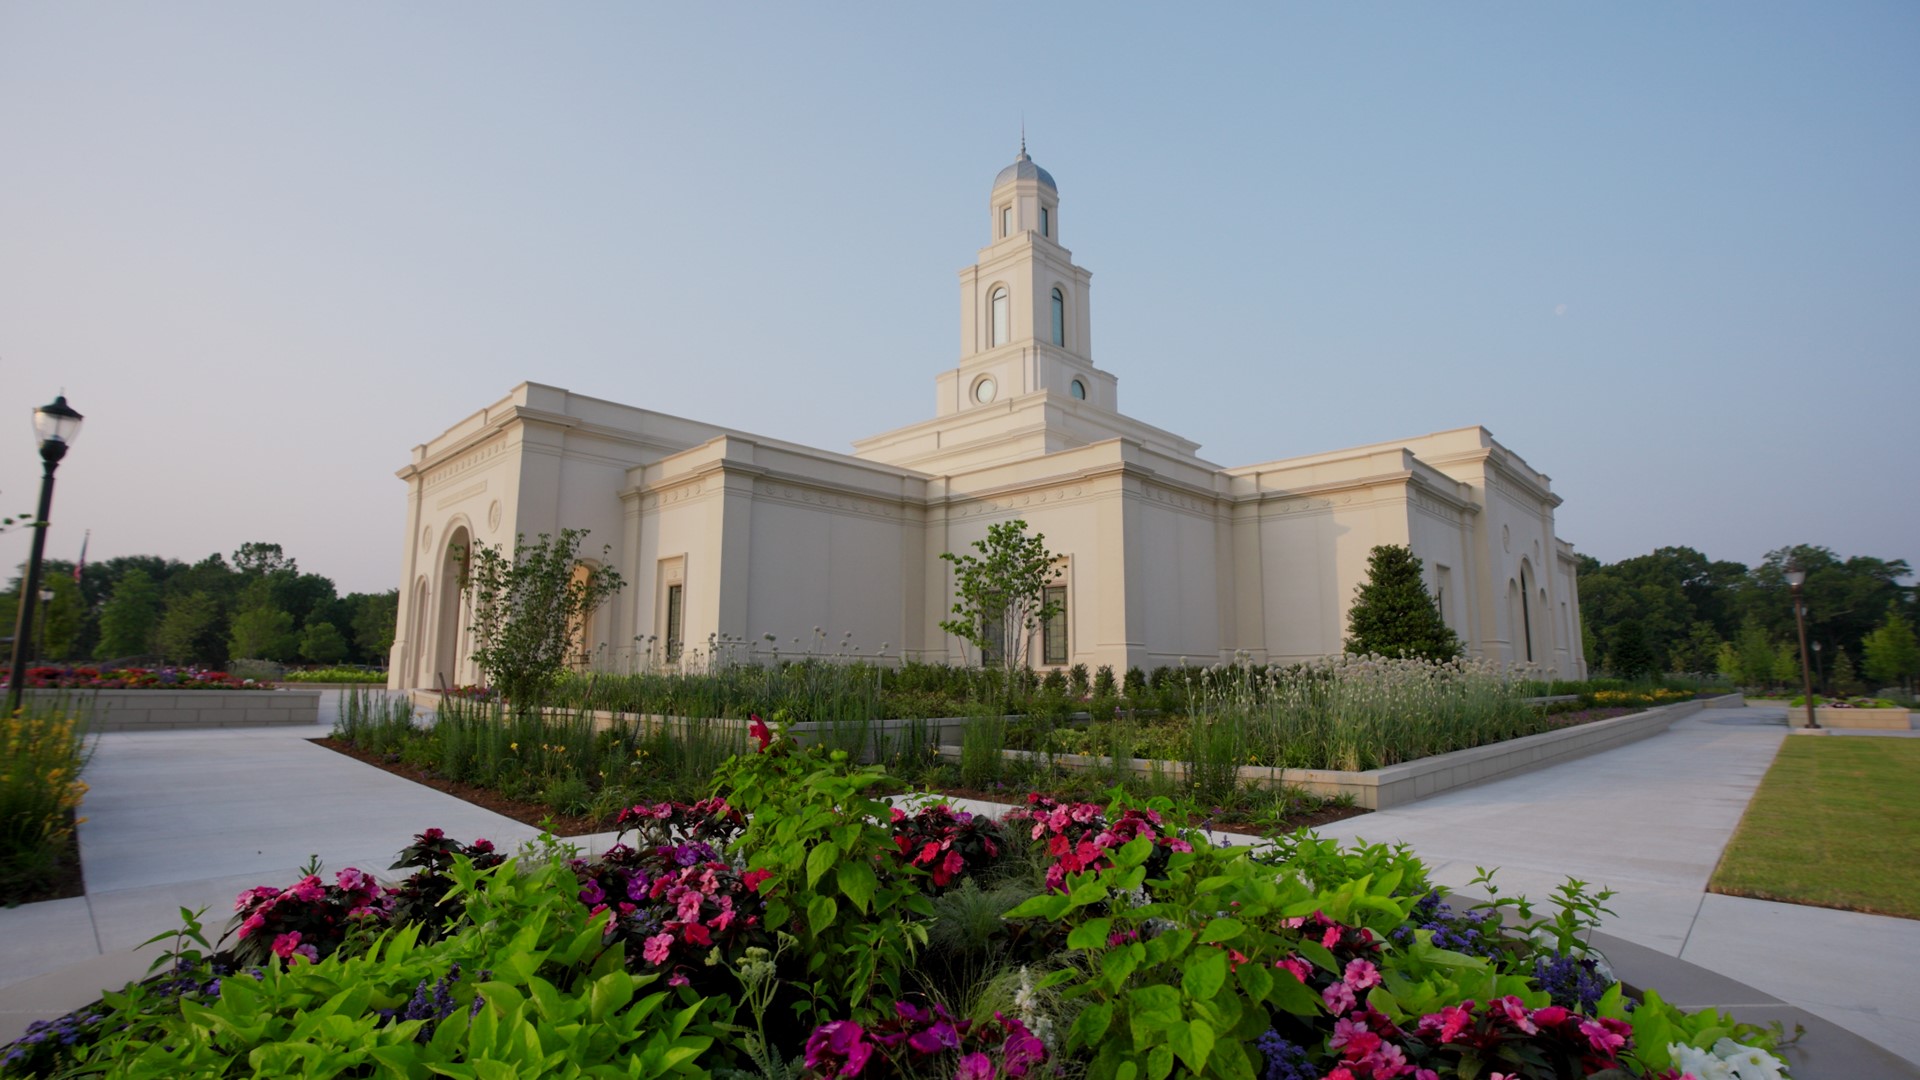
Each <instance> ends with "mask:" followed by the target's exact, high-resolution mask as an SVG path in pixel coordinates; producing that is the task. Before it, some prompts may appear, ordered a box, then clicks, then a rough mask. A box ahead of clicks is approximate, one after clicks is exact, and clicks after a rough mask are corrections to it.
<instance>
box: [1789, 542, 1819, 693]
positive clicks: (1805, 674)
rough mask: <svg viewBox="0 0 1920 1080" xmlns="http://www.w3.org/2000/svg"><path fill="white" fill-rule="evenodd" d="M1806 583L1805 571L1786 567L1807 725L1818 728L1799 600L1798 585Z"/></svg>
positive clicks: (1804, 615)
mask: <svg viewBox="0 0 1920 1080" xmlns="http://www.w3.org/2000/svg"><path fill="white" fill-rule="evenodd" d="M1806 583H1807V572H1806V571H1805V570H1802V569H1800V568H1799V567H1798V566H1790V567H1788V568H1787V584H1788V585H1790V586H1792V587H1793V621H1794V622H1795V623H1796V624H1797V625H1798V626H1799V627H1800V681H1801V683H1802V685H1803V686H1804V687H1805V688H1806V692H1807V727H1809V728H1818V727H1819V726H1820V724H1819V722H1818V721H1816V720H1815V719H1814V718H1813V669H1812V668H1811V667H1808V666H1807V611H1806V605H1804V604H1803V603H1801V601H1800V586H1802V585H1805V584H1806Z"/></svg>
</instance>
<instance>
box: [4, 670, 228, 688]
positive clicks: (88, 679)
mask: <svg viewBox="0 0 1920 1080" xmlns="http://www.w3.org/2000/svg"><path fill="white" fill-rule="evenodd" d="M253 685H254V684H253V681H252V680H250V679H247V680H242V679H236V678H234V677H233V676H231V675H229V674H227V673H226V672H224V671H213V670H209V669H207V668H195V667H177V668H176V667H162V668H109V669H106V670H104V671H103V670H101V669H100V668H91V667H32V668H28V669H27V673H26V682H25V683H24V684H23V687H22V688H23V689H27V690H243V689H246V688H248V687H251V686H253Z"/></svg>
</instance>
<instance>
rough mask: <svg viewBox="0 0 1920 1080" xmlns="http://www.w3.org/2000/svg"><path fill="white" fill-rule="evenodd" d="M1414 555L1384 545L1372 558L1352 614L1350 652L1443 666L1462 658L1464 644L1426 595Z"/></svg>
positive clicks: (1409, 550) (1349, 616)
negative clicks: (1423, 661)
mask: <svg viewBox="0 0 1920 1080" xmlns="http://www.w3.org/2000/svg"><path fill="white" fill-rule="evenodd" d="M1423 569H1424V566H1423V564H1422V563H1421V561H1420V560H1419V559H1418V558H1417V557H1415V555H1414V554H1413V549H1412V548H1409V547H1406V546H1404V545H1401V544H1382V545H1380V546H1379V547H1376V548H1374V549H1373V551H1372V552H1371V553H1369V554H1368V556H1367V580H1366V581H1365V582H1364V583H1363V584H1361V585H1360V586H1358V587H1357V588H1355V590H1354V600H1353V607H1351V608H1349V609H1348V610H1347V651H1348V652H1350V653H1356V654H1364V653H1378V654H1379V655H1381V656H1393V657H1412V658H1417V659H1421V660H1431V661H1433V662H1435V663H1441V662H1444V661H1447V660H1452V659H1455V658H1457V657H1458V656H1459V655H1460V638H1459V635H1457V634H1455V633H1454V632H1453V628H1452V627H1450V626H1448V625H1447V624H1446V620H1444V619H1442V618H1441V617H1440V609H1439V607H1437V606H1436V605H1435V604H1434V602H1433V597H1432V596H1431V595H1429V594H1428V593H1427V586H1426V582H1425V581H1424V580H1422V577H1421V574H1422V570H1423Z"/></svg>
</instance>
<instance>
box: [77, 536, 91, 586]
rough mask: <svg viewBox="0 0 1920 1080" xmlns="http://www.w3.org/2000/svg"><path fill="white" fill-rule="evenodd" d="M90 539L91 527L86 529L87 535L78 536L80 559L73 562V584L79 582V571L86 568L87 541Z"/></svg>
mask: <svg viewBox="0 0 1920 1080" xmlns="http://www.w3.org/2000/svg"><path fill="white" fill-rule="evenodd" d="M92 539H93V530H92V529H88V530H87V535H86V536H83V537H81V538H80V561H79V562H77V563H74V564H73V583H74V584H75V585H78V584H79V583H80V572H81V571H83V570H85V569H86V568H87V542H88V541H90V540H92Z"/></svg>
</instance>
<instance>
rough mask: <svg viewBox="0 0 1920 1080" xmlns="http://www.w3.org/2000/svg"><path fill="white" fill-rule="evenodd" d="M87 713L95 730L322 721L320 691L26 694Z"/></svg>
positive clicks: (255, 725) (144, 729)
mask: <svg viewBox="0 0 1920 1080" xmlns="http://www.w3.org/2000/svg"><path fill="white" fill-rule="evenodd" d="M26 696H27V697H29V698H36V699H41V700H47V699H54V700H58V699H65V700H67V701H70V702H72V703H74V704H75V705H76V706H78V707H81V708H84V709H87V710H88V711H89V716H90V719H89V721H88V729H89V730H91V731H177V730H181V729H186V728H228V727H264V726H269V725H278V724H317V723H319V722H320V691H318V690H28V691H26Z"/></svg>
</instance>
